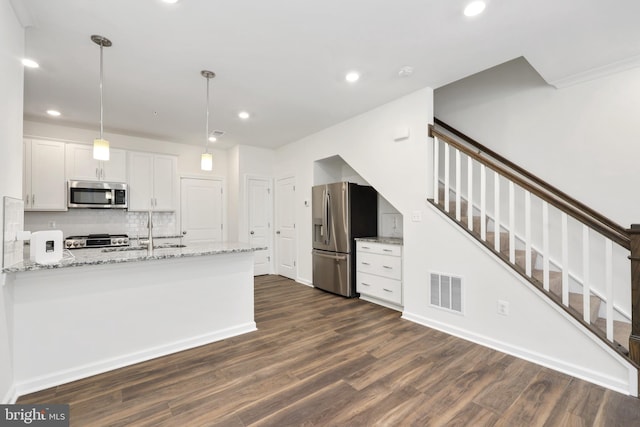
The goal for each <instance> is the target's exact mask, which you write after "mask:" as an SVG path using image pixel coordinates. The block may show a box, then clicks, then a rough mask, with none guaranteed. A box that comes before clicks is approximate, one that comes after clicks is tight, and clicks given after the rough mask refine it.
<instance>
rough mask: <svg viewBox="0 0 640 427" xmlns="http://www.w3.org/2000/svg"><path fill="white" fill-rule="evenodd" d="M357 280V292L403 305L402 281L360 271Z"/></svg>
mask: <svg viewBox="0 0 640 427" xmlns="http://www.w3.org/2000/svg"><path fill="white" fill-rule="evenodd" d="M356 282H357V283H356V291H357V292H359V293H361V294H363V295H370V296H372V297H376V298H379V299H381V300H385V301H389V302H392V303H395V304H398V305H402V282H401V281H399V280H393V279H389V278H386V277H380V276H374V275H372V274H367V273H362V272H358V274H357V278H356Z"/></svg>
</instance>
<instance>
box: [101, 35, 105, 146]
mask: <svg viewBox="0 0 640 427" xmlns="http://www.w3.org/2000/svg"><path fill="white" fill-rule="evenodd" d="M102 47H103V44H102V43H100V139H103V138H102V132H103V127H102V121H103V116H104V107H103V106H102Z"/></svg>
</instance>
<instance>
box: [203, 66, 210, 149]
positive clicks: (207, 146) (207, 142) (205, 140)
mask: <svg viewBox="0 0 640 427" xmlns="http://www.w3.org/2000/svg"><path fill="white" fill-rule="evenodd" d="M209 80H211V78H210V77H207V124H206V135H205V137H204V152H205V153H208V152H209Z"/></svg>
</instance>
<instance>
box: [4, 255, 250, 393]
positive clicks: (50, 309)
mask: <svg viewBox="0 0 640 427" xmlns="http://www.w3.org/2000/svg"><path fill="white" fill-rule="evenodd" d="M169 246H172V245H169ZM174 246H179V245H174ZM258 249H260V248H252V247H250V246H249V245H246V244H241V243H208V244H207V243H199V244H192V245H189V246H187V247H164V248H156V249H154V251H153V254H148V253H147V250H146V249H138V250H132V249H129V250H107V249H79V250H76V251H73V252H72V253H73V257H68V258H67V259H63V260H62V261H61V262H59V263H56V264H52V265H38V264H34V263H32V262H30V261H24V262H22V263H19V264H16V265H14V266H12V267H9V268H5V269H4V270H3V272H5V273H7V281H6V284H5V286H7V287H9V288H8V290H9V295H11V301H10V303H11V310H10V311H9V315H10V322H9V324H10V325H12V326H13V333H12V336H13V353H14V377H15V384H16V393H17V394H18V395H22V394H25V393H30V392H33V391H37V390H41V389H45V388H48V387H52V386H55V385H59V384H62V383H66V382H69V381H73V380H76V379H79V378H84V377H88V376H91V375H94V374H98V373H101V372H105V371H108V370H112V369H116V368H119V367H122V366H126V365H131V364H134V363H138V362H141V361H144V360H148V359H152V358H155V357H159V356H162V355H166V354H170V353H174V352H177V351H181V350H185V349H188V348H192V347H196V346H200V345H203V344H207V343H210V342H214V341H218V340H222V339H225V338H228V337H232V336H236V335H239V334H243V333H246V332H250V331H254V330H256V324H255V321H254V310H253V251H255V250H258Z"/></svg>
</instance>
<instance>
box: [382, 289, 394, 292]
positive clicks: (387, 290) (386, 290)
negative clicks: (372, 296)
mask: <svg viewBox="0 0 640 427" xmlns="http://www.w3.org/2000/svg"><path fill="white" fill-rule="evenodd" d="M382 290H383V291H385V292H393V291H392V290H391V289H387V288H382Z"/></svg>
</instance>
